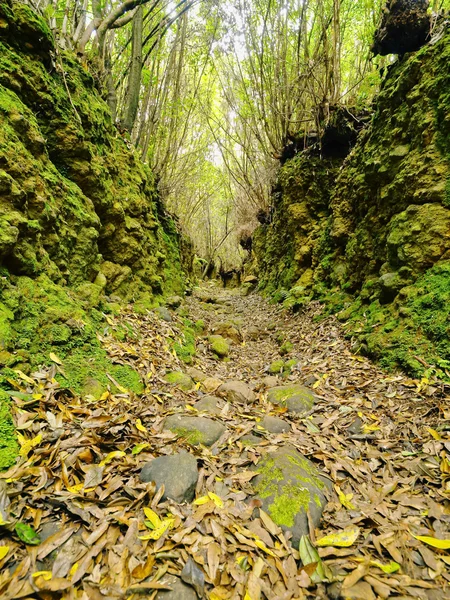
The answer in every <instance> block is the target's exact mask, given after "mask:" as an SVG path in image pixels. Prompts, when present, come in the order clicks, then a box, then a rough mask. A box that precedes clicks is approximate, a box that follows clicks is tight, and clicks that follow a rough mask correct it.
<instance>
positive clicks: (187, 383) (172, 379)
mask: <svg viewBox="0 0 450 600" xmlns="http://www.w3.org/2000/svg"><path fill="white" fill-rule="evenodd" d="M163 379H164V381H167V383H170V384H172V385H176V386H177V387H179V388H181V389H182V390H184V391H185V392H189V391H190V390H192V388H193V387H194V382H193V381H192V379H191V378H190V377H189V375H186V373H182V372H181V371H172V372H171V373H167V375H165V376H164V378H163Z"/></svg>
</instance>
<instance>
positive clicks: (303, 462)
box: [252, 445, 330, 548]
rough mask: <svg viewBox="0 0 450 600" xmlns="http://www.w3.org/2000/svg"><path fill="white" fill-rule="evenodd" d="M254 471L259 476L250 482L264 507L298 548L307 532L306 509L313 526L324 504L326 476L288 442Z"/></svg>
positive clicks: (319, 516) (261, 462)
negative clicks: (289, 533) (288, 532)
mask: <svg viewBox="0 0 450 600" xmlns="http://www.w3.org/2000/svg"><path fill="white" fill-rule="evenodd" d="M254 470H255V471H257V472H258V473H259V475H257V477H255V479H253V482H252V483H253V487H254V489H255V491H256V497H257V498H259V499H260V500H261V502H262V508H263V510H264V511H266V512H267V513H269V515H270V516H271V518H272V520H273V521H274V522H275V523H276V524H277V525H279V526H280V527H281V528H282V529H283V530H284V531H290V532H291V533H292V543H293V545H294V547H296V548H298V544H299V542H300V538H301V536H302V535H308V534H309V525H308V516H307V513H308V512H309V514H310V516H311V520H312V523H313V525H314V526H315V527H318V526H319V523H320V519H321V516H322V512H323V509H324V507H325V505H326V503H327V500H326V497H325V490H326V489H327V487H328V486H329V485H330V484H329V481H328V479H327V478H325V477H322V476H321V474H320V471H319V470H318V469H317V467H316V466H315V465H314V463H312V462H311V461H310V460H308V459H307V458H305V457H304V456H303V455H302V454H300V452H298V450H297V449H296V448H294V447H293V446H290V445H286V446H282V447H280V448H278V449H277V450H275V451H274V452H270V453H269V454H267V455H266V456H265V457H264V458H263V459H262V460H260V462H259V463H258V464H257V465H256V466H255V467H254Z"/></svg>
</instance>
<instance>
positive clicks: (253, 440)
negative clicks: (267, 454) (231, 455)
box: [238, 433, 264, 448]
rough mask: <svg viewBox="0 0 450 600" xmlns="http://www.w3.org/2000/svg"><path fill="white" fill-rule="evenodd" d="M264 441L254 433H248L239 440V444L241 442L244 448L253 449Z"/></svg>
mask: <svg viewBox="0 0 450 600" xmlns="http://www.w3.org/2000/svg"><path fill="white" fill-rule="evenodd" d="M263 441H264V439H263V438H262V437H260V436H259V435H255V434H253V433H247V434H246V435H243V436H242V437H241V438H239V440H238V442H241V443H242V444H243V445H244V446H249V447H252V448H253V447H254V446H258V445H259V444H261V442H263Z"/></svg>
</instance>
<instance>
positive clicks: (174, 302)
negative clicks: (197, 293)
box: [166, 296, 183, 308]
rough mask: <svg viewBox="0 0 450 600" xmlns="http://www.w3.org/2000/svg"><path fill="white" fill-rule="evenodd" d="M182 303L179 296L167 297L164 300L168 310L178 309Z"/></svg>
mask: <svg viewBox="0 0 450 600" xmlns="http://www.w3.org/2000/svg"><path fill="white" fill-rule="evenodd" d="M182 302H183V298H182V297H181V296H169V297H168V298H167V300H166V305H167V306H169V307H170V308H178V307H179V306H181V303H182Z"/></svg>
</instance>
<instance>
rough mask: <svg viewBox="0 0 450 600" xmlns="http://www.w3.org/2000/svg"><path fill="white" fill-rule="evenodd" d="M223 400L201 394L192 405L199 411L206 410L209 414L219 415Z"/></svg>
mask: <svg viewBox="0 0 450 600" xmlns="http://www.w3.org/2000/svg"><path fill="white" fill-rule="evenodd" d="M222 405H223V400H221V398H218V397H217V396H210V395H207V396H203V398H201V399H200V400H199V401H198V402H196V403H195V404H194V407H195V408H196V409H197V410H198V411H200V412H207V413H209V414H211V415H220V413H221V412H222Z"/></svg>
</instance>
